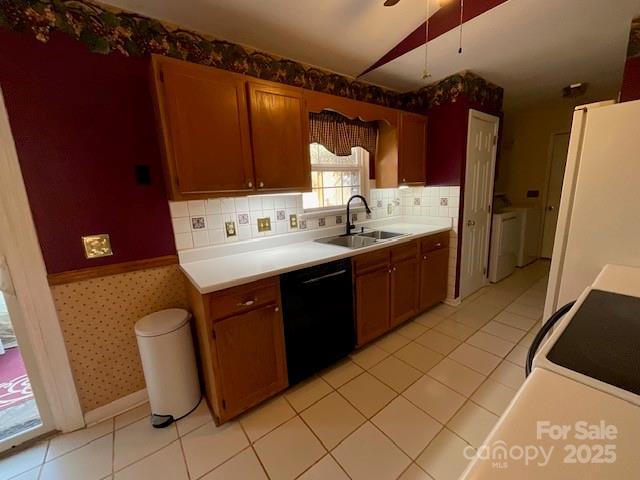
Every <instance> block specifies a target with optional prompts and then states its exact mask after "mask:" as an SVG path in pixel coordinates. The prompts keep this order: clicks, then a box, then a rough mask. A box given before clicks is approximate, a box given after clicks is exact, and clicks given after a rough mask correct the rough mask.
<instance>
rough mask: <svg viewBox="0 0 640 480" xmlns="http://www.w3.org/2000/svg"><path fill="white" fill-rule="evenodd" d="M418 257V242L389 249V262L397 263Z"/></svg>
mask: <svg viewBox="0 0 640 480" xmlns="http://www.w3.org/2000/svg"><path fill="white" fill-rule="evenodd" d="M417 255H418V242H409V243H405V244H403V245H398V246H397V247H393V248H391V262H393V263H395V262H399V261H401V260H406V259H407V258H415V257H416V256H417Z"/></svg>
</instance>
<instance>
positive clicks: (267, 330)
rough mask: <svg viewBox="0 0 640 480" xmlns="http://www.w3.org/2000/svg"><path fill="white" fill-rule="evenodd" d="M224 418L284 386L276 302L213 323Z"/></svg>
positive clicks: (283, 357)
mask: <svg viewBox="0 0 640 480" xmlns="http://www.w3.org/2000/svg"><path fill="white" fill-rule="evenodd" d="M213 332H214V341H215V344H216V353H217V356H218V365H219V367H220V387H221V390H222V414H221V417H223V418H231V417H234V416H236V415H238V414H239V413H242V412H244V411H245V410H247V409H248V408H250V407H252V406H253V405H256V404H258V403H260V402H261V401H262V400H264V399H265V398H269V397H270V396H272V395H273V394H275V393H277V392H279V391H281V390H283V389H284V388H286V386H287V374H286V372H287V370H286V365H285V355H284V339H283V335H282V315H281V314H280V308H279V307H278V306H277V305H275V304H270V305H265V306H264V307H261V308H258V309H256V310H252V311H250V312H247V313H243V314H241V315H237V316H235V317H229V318H227V319H225V320H222V321H220V322H216V323H214V325H213Z"/></svg>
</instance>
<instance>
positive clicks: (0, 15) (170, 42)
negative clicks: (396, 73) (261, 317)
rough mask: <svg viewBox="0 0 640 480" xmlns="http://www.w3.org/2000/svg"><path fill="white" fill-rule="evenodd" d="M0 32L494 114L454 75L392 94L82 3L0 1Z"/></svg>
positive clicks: (403, 103)
mask: <svg viewBox="0 0 640 480" xmlns="http://www.w3.org/2000/svg"><path fill="white" fill-rule="evenodd" d="M0 27H6V28H9V29H11V30H16V31H28V32H31V33H32V34H34V35H35V36H36V38H38V40H40V41H43V42H46V41H47V40H48V39H49V37H50V35H51V34H52V32H54V31H61V32H64V33H66V34H68V35H71V36H72V37H74V38H76V39H77V40H80V41H81V42H83V43H84V44H86V45H87V47H88V48H89V49H90V50H92V51H94V52H98V53H103V54H107V53H111V52H120V53H122V54H124V55H127V56H129V55H132V56H144V55H149V54H151V53H157V54H161V55H167V56H170V57H174V58H180V59H183V60H188V61H190V62H194V63H200V64H203V65H210V66H213V67H217V68H221V69H224V70H229V71H232V72H237V73H242V74H246V75H250V76H253V77H258V78H262V79H266V80H271V81H275V82H281V83H285V84H288V85H294V86H298V87H303V88H306V89H309V90H315V91H319V92H324V93H329V94H332V95H338V96H342V97H347V98H352V99H354V100H360V101H364V102H369V103H374V104H378V105H385V106H389V107H394V108H400V109H405V110H409V111H417V112H424V111H425V110H426V109H428V108H431V107H433V106H437V105H440V104H442V103H446V102H455V101H456V99H457V98H458V96H459V95H460V94H465V95H466V96H467V97H468V98H469V99H470V100H472V101H474V102H475V103H479V104H481V105H485V104H486V105H487V106H488V107H492V108H496V107H497V110H500V109H501V106H502V96H503V90H502V88H500V87H498V86H496V85H493V84H491V83H489V82H487V81H486V80H484V79H482V78H480V77H478V76H477V75H474V74H472V73H471V72H461V73H459V74H456V75H453V76H451V77H448V78H446V79H444V80H442V81H440V82H438V83H436V84H434V85H428V86H426V87H423V88H421V89H420V90H418V91H416V92H410V93H403V94H399V93H397V92H394V91H392V90H387V89H384V88H381V87H378V86H375V85H371V84H368V83H364V82H360V81H358V80H354V79H352V78H349V77H346V76H343V75H338V74H336V73H332V72H329V71H326V70H322V69H319V68H315V67H310V66H307V65H303V64H301V63H298V62H295V61H292V60H288V59H285V58H281V57H278V56H276V55H272V54H268V53H265V52H260V51H257V50H253V49H250V48H247V47H244V46H241V45H237V44H234V43H231V42H227V41H223V40H218V39H214V38H211V37H209V36H206V35H202V34H198V33H194V32H191V31H187V30H184V29H181V28H179V27H176V26H174V25H171V24H168V23H166V22H161V21H159V20H155V19H151V18H148V17H144V16H142V15H137V14H134V13H129V12H125V11H122V10H119V9H115V8H113V7H108V6H104V5H99V4H97V3H92V2H88V1H86V0H56V1H51V0H0Z"/></svg>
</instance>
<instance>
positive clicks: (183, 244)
mask: <svg viewBox="0 0 640 480" xmlns="http://www.w3.org/2000/svg"><path fill="white" fill-rule="evenodd" d="M459 191H460V189H459V187H427V188H422V187H420V188H408V189H395V188H385V189H371V191H370V193H369V199H370V200H369V207H370V208H371V215H370V217H369V218H372V219H381V218H387V217H394V216H399V215H414V216H435V217H448V218H457V216H458V213H457V212H458V197H459ZM443 200H445V202H444V204H443V203H442V202H443ZM169 208H170V211H171V221H172V224H173V232H174V235H175V241H176V248H177V249H178V250H180V251H182V250H189V249H192V248H200V247H207V246H210V245H219V244H223V243H231V242H238V241H243V240H250V239H254V238H260V237H264V236H269V235H280V234H284V233H291V232H297V231H301V230H315V229H318V228H330V227H334V226H336V225H341V224H345V223H346V218H345V214H346V212H344V211H335V210H334V211H332V212H306V213H305V211H304V209H303V207H302V194H288V195H255V196H250V197H235V198H215V199H208V200H190V201H187V202H169ZM454 215H455V217H454ZM352 217H353V218H352V221H353V222H359V221H363V220H366V219H367V214H366V213H365V212H364V211H362V210H360V211H358V212H357V213H354V212H352ZM265 218H268V219H269V222H268V223H269V224H270V230H266V231H260V230H259V229H258V219H265ZM261 223H262V224H263V225H264V223H265V222H264V221H262V222H261Z"/></svg>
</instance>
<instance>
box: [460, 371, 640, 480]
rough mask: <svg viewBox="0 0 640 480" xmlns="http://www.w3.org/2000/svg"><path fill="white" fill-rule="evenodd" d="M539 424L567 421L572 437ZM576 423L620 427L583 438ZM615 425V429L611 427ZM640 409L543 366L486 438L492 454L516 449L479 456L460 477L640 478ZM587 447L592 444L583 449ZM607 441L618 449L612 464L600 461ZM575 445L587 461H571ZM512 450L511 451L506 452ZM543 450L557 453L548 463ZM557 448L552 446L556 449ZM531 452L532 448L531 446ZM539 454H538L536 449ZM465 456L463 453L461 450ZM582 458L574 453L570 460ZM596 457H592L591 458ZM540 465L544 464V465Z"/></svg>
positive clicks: (472, 479) (523, 479)
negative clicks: (601, 436)
mask: <svg viewBox="0 0 640 480" xmlns="http://www.w3.org/2000/svg"><path fill="white" fill-rule="evenodd" d="M538 422H549V423H548V424H546V425H567V426H569V427H570V429H569V430H568V431H567V432H566V438H558V439H554V438H551V437H550V435H548V434H547V433H546V430H543V428H544V424H540V425H541V430H540V435H539V434H538V427H539V423H538ZM576 422H586V424H587V425H589V426H591V425H595V426H600V425H601V422H604V424H605V425H611V426H613V427H615V429H616V430H617V434H616V435H615V438H604V439H586V440H585V439H581V438H579V437H578V438H577V437H576V435H577V434H578V435H579V433H580V431H579V430H577V429H576V427H577V425H576ZM609 428H610V427H609ZM638 438H640V408H639V407H637V406H635V405H632V404H631V403H628V402H625V401H624V400H622V399H620V398H617V397H614V396H612V395H608V394H606V393H604V392H601V391H600V390H597V389H595V388H592V387H589V386H587V385H584V384H582V383H580V382H576V381H575V380H571V379H569V378H566V377H564V376H562V375H559V374H557V373H554V372H549V371H547V370H544V369H541V368H537V369H534V371H533V373H532V374H531V375H530V376H529V378H528V379H527V381H526V382H525V384H524V385H523V387H522V388H521V389H520V391H519V392H518V393H517V395H516V397H515V398H514V400H513V402H512V403H511V405H510V406H509V407H508V408H507V411H506V412H505V413H504V415H503V416H502V418H501V419H500V420H499V421H498V424H497V425H496V427H495V428H494V429H493V431H492V432H491V433H490V434H489V437H488V438H487V439H486V440H485V442H484V444H483V445H484V446H486V447H489V448H488V450H486V451H487V452H489V453H492V454H499V453H501V452H504V451H506V452H511V453H508V454H507V457H506V459H504V460H501V459H497V458H495V457H494V458H493V459H492V458H478V459H476V460H474V461H473V463H472V464H471V465H470V466H469V467H468V469H467V471H466V472H465V473H464V474H463V475H462V476H461V477H460V478H461V479H463V480H500V479H508V480H514V479H518V480H526V479H539V480H542V479H545V480H546V479H563V480H565V479H567V480H573V479H575V480H587V479H589V480H596V479H597V480H609V479H611V480H613V479H616V480H624V479H629V480H630V479H636V478H638V477H640V455H638V447H637V445H638ZM581 445H586V447H584V446H583V447H581ZM606 445H613V446H614V447H615V448H611V447H609V449H610V450H612V451H613V452H614V453H615V461H613V462H612V463H606V462H601V463H598V458H600V459H602V460H604V459H606V458H607V457H608V455H605V454H603V455H602V456H601V457H596V455H597V453H598V451H599V449H600V446H602V447H603V448H606V447H605V446H606ZM572 446H575V447H576V448H579V449H580V453H579V455H580V458H581V459H582V460H583V461H585V463H581V462H580V461H577V462H575V463H570V462H565V458H566V457H567V455H570V454H571V450H572V449H573V447H572ZM520 447H522V448H524V449H529V452H530V453H529V458H531V457H533V455H536V454H537V458H535V459H533V460H532V461H530V462H529V464H528V465H527V464H526V462H525V459H524V458H520V459H518V458H516V457H518V454H519V452H520ZM505 449H506V450H505ZM541 449H544V451H545V452H546V453H549V452H551V454H550V455H549V461H548V463H546V464H545V462H544V460H543V454H542V451H541ZM551 449H552V450H551ZM525 451H526V450H525ZM536 452H537V453H536ZM461 454H462V452H461ZM572 458H573V459H575V458H576V457H575V456H573V457H569V460H571V459H572ZM589 459H590V460H592V461H588V460H589ZM539 463H540V464H539Z"/></svg>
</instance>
